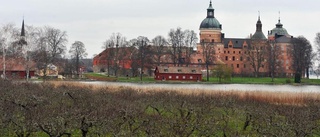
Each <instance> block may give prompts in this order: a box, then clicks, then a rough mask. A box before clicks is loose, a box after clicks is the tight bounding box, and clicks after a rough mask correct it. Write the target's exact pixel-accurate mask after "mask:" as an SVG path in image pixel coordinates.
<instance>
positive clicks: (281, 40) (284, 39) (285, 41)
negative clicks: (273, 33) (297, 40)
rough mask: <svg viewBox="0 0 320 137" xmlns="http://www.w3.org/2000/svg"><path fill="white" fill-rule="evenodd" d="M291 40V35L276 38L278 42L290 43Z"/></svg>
mask: <svg viewBox="0 0 320 137" xmlns="http://www.w3.org/2000/svg"><path fill="white" fill-rule="evenodd" d="M291 40H292V38H291V37H287V36H281V37H279V38H277V39H276V43H290V42H291Z"/></svg>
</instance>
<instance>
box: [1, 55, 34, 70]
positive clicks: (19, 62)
mask: <svg viewBox="0 0 320 137" xmlns="http://www.w3.org/2000/svg"><path fill="white" fill-rule="evenodd" d="M29 64H30V65H29V67H30V68H31V69H30V70H31V71H34V70H35V63H34V62H33V61H30V63H29ZM3 65H4V62H3V58H2V56H0V71H3ZM25 65H26V61H25V59H24V58H9V57H7V58H6V70H7V71H25V70H26V66H25Z"/></svg>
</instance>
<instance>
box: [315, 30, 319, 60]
mask: <svg viewBox="0 0 320 137" xmlns="http://www.w3.org/2000/svg"><path fill="white" fill-rule="evenodd" d="M315 44H316V45H317V51H318V59H319V60H320V32H318V33H317V34H316V37H315Z"/></svg>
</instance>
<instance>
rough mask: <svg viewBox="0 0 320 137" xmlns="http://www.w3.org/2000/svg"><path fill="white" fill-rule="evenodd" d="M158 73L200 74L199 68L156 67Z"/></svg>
mask: <svg viewBox="0 0 320 137" xmlns="http://www.w3.org/2000/svg"><path fill="white" fill-rule="evenodd" d="M157 69H158V71H159V73H178V74H202V72H201V68H199V67H167V66H158V67H157Z"/></svg>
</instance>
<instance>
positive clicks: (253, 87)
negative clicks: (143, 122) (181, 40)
mask: <svg viewBox="0 0 320 137" xmlns="http://www.w3.org/2000/svg"><path fill="white" fill-rule="evenodd" d="M81 83H86V84H90V85H99V86H128V87H133V88H157V89H169V90H170V89H189V90H190V89H191V90H195V91H196V90H219V91H235V90H236V91H268V92H319V93H320V86H317V85H299V86H295V85H262V84H155V83H143V84H141V83H121V82H99V81H93V82H81Z"/></svg>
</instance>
